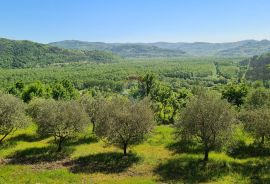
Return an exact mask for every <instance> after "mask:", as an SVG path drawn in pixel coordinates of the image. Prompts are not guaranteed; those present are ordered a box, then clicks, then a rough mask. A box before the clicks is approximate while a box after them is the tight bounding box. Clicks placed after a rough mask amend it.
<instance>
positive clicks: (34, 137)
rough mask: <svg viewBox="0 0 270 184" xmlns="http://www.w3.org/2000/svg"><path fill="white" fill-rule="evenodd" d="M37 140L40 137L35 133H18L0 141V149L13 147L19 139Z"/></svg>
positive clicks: (26, 140)
mask: <svg viewBox="0 0 270 184" xmlns="http://www.w3.org/2000/svg"><path fill="white" fill-rule="evenodd" d="M39 140H42V138H40V137H38V136H37V135H29V134H19V135H16V136H13V137H10V138H7V139H5V140H4V141H3V142H2V143H0V149H7V148H13V147H15V146H16V145H17V144H18V142H19V141H24V142H35V141H39Z"/></svg>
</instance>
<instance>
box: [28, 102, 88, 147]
mask: <svg viewBox="0 0 270 184" xmlns="http://www.w3.org/2000/svg"><path fill="white" fill-rule="evenodd" d="M30 106H31V109H32V112H31V114H32V116H33V118H34V119H35V121H36V123H37V125H38V130H37V132H38V134H39V135H41V136H53V137H54V139H55V141H56V143H57V144H58V149H57V151H61V150H62V144H63V142H64V141H65V140H66V139H68V138H71V137H73V136H75V135H76V134H77V133H80V132H83V131H84V130H85V127H86V125H87V123H88V120H89V119H88V117H87V114H86V113H85V111H84V109H83V107H82V106H81V104H80V103H78V102H76V101H68V102H65V101H55V100H51V99H49V100H38V101H35V102H33V103H32V105H30Z"/></svg>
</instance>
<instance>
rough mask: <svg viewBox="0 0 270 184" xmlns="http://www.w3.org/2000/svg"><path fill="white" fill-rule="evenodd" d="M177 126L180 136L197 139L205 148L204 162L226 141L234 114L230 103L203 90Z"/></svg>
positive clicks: (190, 104)
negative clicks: (213, 150)
mask: <svg viewBox="0 0 270 184" xmlns="http://www.w3.org/2000/svg"><path fill="white" fill-rule="evenodd" d="M181 116H182V119H181V121H180V122H179V123H178V124H177V128H178V130H179V131H178V132H180V134H179V135H181V136H182V137H185V138H195V139H196V140H198V141H199V142H200V143H202V145H203V147H204V161H208V154H209V151H211V150H212V149H215V148H216V147H217V146H219V145H221V143H224V141H226V137H227V135H228V133H230V131H231V124H232V123H233V120H234V113H233V110H232V109H231V107H230V105H229V103H228V102H227V101H225V100H222V99H221V98H220V96H219V95H218V94H216V93H214V92H210V91H206V90H203V91H201V92H200V93H199V94H198V95H197V96H196V97H194V98H192V99H191V100H190V102H188V103H187V106H186V108H185V109H184V111H183V112H182V114H181Z"/></svg>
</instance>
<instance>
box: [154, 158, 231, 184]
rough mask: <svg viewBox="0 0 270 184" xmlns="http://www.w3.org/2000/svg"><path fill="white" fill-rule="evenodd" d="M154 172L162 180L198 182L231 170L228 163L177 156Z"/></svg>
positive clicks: (169, 181)
mask: <svg viewBox="0 0 270 184" xmlns="http://www.w3.org/2000/svg"><path fill="white" fill-rule="evenodd" d="M154 172H155V173H156V174H158V175H159V176H160V177H161V181H162V182H166V183H167V182H168V183H171V182H178V181H181V182H184V183H198V182H207V181H209V180H211V179H213V178H217V177H220V176H222V175H224V174H226V173H228V172H229V168H228V167H227V166H226V163H223V162H213V161H209V162H208V163H207V164H206V162H204V161H202V160H199V159H194V158H175V159H170V160H168V161H167V162H165V163H162V164H160V165H159V166H158V167H157V168H156V169H155V170H154Z"/></svg>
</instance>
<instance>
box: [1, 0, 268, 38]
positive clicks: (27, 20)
mask: <svg viewBox="0 0 270 184" xmlns="http://www.w3.org/2000/svg"><path fill="white" fill-rule="evenodd" d="M269 7H270V1H269V0H0V37H5V38H11V39H26V40H32V41H37V42H42V43H48V42H53V41H60V40H67V39H76V40H85V41H103V42H156V41H168V42H195V41H208V42H229V41H238V40H244V39H259V40H260V39H270V10H269Z"/></svg>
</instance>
